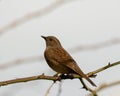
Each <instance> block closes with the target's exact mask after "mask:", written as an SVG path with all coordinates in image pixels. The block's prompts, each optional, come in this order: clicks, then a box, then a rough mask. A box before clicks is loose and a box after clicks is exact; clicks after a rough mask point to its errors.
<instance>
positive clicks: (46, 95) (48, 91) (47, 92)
mask: <svg viewBox="0 0 120 96" xmlns="http://www.w3.org/2000/svg"><path fill="white" fill-rule="evenodd" d="M54 84H55V82H53V83H52V84H51V85H50V87H49V88H48V90H47V91H46V93H45V96H48V94H49V93H50V90H51V88H52V87H53V85H54Z"/></svg>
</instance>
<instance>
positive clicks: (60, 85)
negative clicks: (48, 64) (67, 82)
mask: <svg viewBox="0 0 120 96" xmlns="http://www.w3.org/2000/svg"><path fill="white" fill-rule="evenodd" d="M62 84H63V81H61V82H60V83H59V89H58V93H57V95H56V96H60V94H61V92H62Z"/></svg>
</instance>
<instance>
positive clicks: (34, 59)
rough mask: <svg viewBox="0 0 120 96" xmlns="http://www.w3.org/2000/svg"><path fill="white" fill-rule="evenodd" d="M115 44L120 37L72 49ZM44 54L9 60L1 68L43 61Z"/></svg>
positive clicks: (89, 48) (94, 47) (95, 47)
mask: <svg viewBox="0 0 120 96" xmlns="http://www.w3.org/2000/svg"><path fill="white" fill-rule="evenodd" d="M115 44H120V39H119V38H114V39H111V40H108V41H104V42H101V43H98V44H92V45H81V46H78V47H75V48H71V49H70V51H71V52H74V53H75V52H80V51H83V50H84V51H86V50H94V49H100V48H105V47H109V46H112V45H115ZM42 60H44V59H43V56H42V55H41V56H32V57H26V58H21V59H16V60H13V61H9V62H6V63H3V64H0V69H5V68H9V67H12V66H17V65H19V64H22V63H27V62H37V61H42Z"/></svg>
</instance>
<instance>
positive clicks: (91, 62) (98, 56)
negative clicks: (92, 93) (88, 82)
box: [0, 0, 120, 96]
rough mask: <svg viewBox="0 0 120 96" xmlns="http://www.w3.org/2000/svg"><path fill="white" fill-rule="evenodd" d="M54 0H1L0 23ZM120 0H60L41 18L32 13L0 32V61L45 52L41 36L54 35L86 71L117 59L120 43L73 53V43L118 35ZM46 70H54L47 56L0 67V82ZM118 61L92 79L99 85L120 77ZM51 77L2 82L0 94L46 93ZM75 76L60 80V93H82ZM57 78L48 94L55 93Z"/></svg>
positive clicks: (105, 95)
mask: <svg viewBox="0 0 120 96" xmlns="http://www.w3.org/2000/svg"><path fill="white" fill-rule="evenodd" d="M53 1H54V0H1V1H0V28H2V27H4V26H5V25H6V24H9V23H10V22H12V21H14V20H16V19H18V18H20V17H22V16H24V15H25V14H28V13H30V12H34V11H37V10H39V9H40V8H44V7H46V6H48V5H49V4H50V3H51V2H53ZM119 5H120V1H119V0H77V1H75V2H69V3H66V4H63V5H61V6H60V7H58V8H57V9H56V10H54V11H52V12H50V13H49V14H46V15H45V16H44V15H43V16H42V17H38V18H34V19H32V20H30V21H29V22H26V23H24V24H22V25H20V26H18V27H16V28H13V29H11V30H8V32H7V33H6V34H3V35H2V36H1V37H0V64H2V63H5V62H7V61H11V60H14V59H17V58H23V57H27V56H36V55H43V52H44V49H45V42H44V40H43V39H42V38H41V37H40V36H41V35H45V36H47V35H54V36H57V37H58V38H59V40H60V41H61V43H62V45H63V46H64V48H65V49H67V50H68V51H69V52H70V53H71V55H72V56H73V57H74V59H75V60H76V62H77V63H78V64H79V66H81V68H82V69H83V70H84V72H89V71H92V70H95V69H97V68H100V67H102V66H105V65H107V64H108V62H111V63H112V62H116V61H119V60H120V44H117V45H114V46H111V47H106V48H102V49H98V50H92V51H80V52H77V53H74V52H72V51H70V49H71V48H74V47H77V46H80V45H88V44H96V43H100V42H104V41H106V40H110V39H112V38H120V6H119ZM41 73H45V74H47V75H53V74H54V73H53V71H52V70H51V69H50V68H49V67H48V65H47V64H46V62H45V60H44V61H42V62H34V63H28V64H21V65H18V66H15V67H10V68H8V69H4V70H0V81H2V80H8V79H14V78H19V77H27V76H33V75H38V74H41ZM119 73H120V66H119V65H118V66H115V67H113V68H110V69H108V70H106V71H103V72H101V73H99V74H98V76H97V77H96V78H95V79H92V80H93V81H94V82H95V83H96V84H97V85H98V86H99V85H100V84H102V83H105V82H106V83H109V82H112V81H116V80H119V79H120V75H119ZM51 83H52V82H51V81H45V80H38V81H32V82H27V83H20V84H14V85H9V86H3V87H0V96H22V95H26V96H27V95H29V96H44V94H45V92H46V90H47V89H48V87H49V86H50V85H51ZM81 87H82V85H81V83H80V82H79V80H66V81H64V82H63V87H62V94H61V96H86V95H87V94H88V92H86V91H85V90H82V89H80V88H81ZM57 89H58V83H56V84H55V85H54V87H53V88H52V89H51V92H50V94H49V96H56V95H55V94H56V93H57ZM119 90H120V86H119V85H118V86H115V87H112V88H109V89H106V90H104V91H101V92H99V96H119V95H120V92H119Z"/></svg>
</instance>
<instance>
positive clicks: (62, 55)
mask: <svg viewBox="0 0 120 96" xmlns="http://www.w3.org/2000/svg"><path fill="white" fill-rule="evenodd" d="M54 52H56V56H54V58H55V59H56V60H57V61H58V62H59V63H60V64H62V65H64V66H65V67H68V68H70V69H72V70H73V71H74V72H75V73H77V74H79V75H81V76H83V75H84V73H83V72H82V70H81V69H80V68H79V66H78V65H77V63H76V62H75V61H74V59H73V58H72V57H71V56H70V54H69V53H68V52H67V51H65V50H64V49H63V48H56V49H55V50H54Z"/></svg>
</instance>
